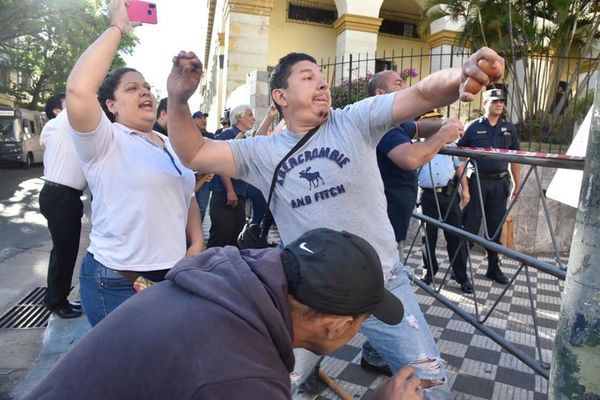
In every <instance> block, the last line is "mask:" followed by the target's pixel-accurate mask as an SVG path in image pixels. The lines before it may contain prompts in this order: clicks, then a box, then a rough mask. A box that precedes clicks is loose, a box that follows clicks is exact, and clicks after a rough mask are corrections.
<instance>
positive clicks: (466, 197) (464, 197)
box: [460, 188, 471, 208]
mask: <svg viewBox="0 0 600 400" xmlns="http://www.w3.org/2000/svg"><path fill="white" fill-rule="evenodd" d="M469 201H471V193H469V188H467V189H463V190H462V191H461V192H460V208H465V207H466V206H467V204H469Z"/></svg>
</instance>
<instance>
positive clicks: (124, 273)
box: [117, 271, 142, 282]
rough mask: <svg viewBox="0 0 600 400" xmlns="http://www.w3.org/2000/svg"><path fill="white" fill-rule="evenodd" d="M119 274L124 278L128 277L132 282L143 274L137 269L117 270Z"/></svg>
mask: <svg viewBox="0 0 600 400" xmlns="http://www.w3.org/2000/svg"><path fill="white" fill-rule="evenodd" d="M117 272H118V273H119V274H121V275H122V276H123V278H125V279H127V280H128V281H130V282H135V281H136V279H137V278H139V277H140V276H142V275H141V274H140V273H139V272H135V271H117Z"/></svg>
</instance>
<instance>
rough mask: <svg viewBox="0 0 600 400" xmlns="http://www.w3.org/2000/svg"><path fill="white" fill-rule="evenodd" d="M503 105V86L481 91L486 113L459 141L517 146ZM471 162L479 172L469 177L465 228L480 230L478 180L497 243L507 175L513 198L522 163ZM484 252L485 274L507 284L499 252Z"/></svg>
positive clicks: (507, 187)
mask: <svg viewBox="0 0 600 400" xmlns="http://www.w3.org/2000/svg"><path fill="white" fill-rule="evenodd" d="M504 105H505V95H504V91H503V90H502V89H491V90H487V91H486V92H484V94H483V106H484V108H485V115H484V116H483V117H481V118H478V119H476V120H474V121H471V122H470V123H469V124H468V125H467V129H466V131H465V135H464V136H463V137H462V138H461V139H460V140H459V141H458V145H459V146H465V147H483V148H490V147H491V148H496V149H511V150H519V138H518V134H517V129H516V128H515V126H514V125H513V124H512V123H510V122H509V121H507V120H506V119H504V118H502V113H503V111H504ZM471 162H472V163H474V164H475V165H477V170H478V174H473V175H472V176H471V178H470V182H469V191H470V194H471V201H470V202H469V204H468V205H467V207H466V208H465V210H464V215H463V225H464V228H465V230H467V231H469V232H471V233H474V234H477V233H478V232H479V226H480V225H481V217H482V209H481V204H480V202H479V190H478V185H477V181H479V184H480V185H481V196H482V199H483V208H484V210H485V220H486V225H487V231H488V233H489V235H490V236H491V238H492V240H493V241H495V242H496V243H500V235H501V233H502V232H501V231H502V226H501V222H502V219H503V217H504V213H505V212H506V204H507V201H508V197H509V196H510V186H511V182H510V176H511V174H512V177H513V180H514V183H515V185H514V190H513V195H512V197H513V198H514V197H515V195H516V194H517V193H518V192H519V189H520V187H521V166H520V165H519V164H514V163H511V165H510V173H509V172H508V163H507V162H506V161H498V160H493V159H482V160H471ZM487 255H488V269H487V272H486V274H485V276H486V277H487V278H489V279H491V280H493V281H496V282H498V283H500V284H502V285H506V284H507V283H508V278H507V277H506V276H505V275H504V273H502V271H501V270H500V265H499V261H498V253H496V252H494V251H490V250H488V251H487Z"/></svg>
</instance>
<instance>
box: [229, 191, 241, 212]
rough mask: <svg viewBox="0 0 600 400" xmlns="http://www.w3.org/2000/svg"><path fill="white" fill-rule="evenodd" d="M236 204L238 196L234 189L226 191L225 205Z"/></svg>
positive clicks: (233, 205) (232, 205) (231, 205)
mask: <svg viewBox="0 0 600 400" xmlns="http://www.w3.org/2000/svg"><path fill="white" fill-rule="evenodd" d="M237 204H238V197H237V194H235V192H234V191H228V192H227V207H231V208H233V207H235V206H237Z"/></svg>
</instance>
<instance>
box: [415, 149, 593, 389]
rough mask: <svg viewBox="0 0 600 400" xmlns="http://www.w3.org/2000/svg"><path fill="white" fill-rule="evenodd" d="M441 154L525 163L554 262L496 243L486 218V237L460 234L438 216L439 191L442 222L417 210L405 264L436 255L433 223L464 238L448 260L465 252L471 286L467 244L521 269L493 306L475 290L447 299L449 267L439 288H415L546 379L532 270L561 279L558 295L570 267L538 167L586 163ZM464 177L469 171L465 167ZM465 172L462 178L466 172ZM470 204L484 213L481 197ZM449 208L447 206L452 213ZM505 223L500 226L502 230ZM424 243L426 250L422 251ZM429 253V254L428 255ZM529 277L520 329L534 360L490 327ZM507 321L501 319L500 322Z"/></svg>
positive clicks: (575, 159) (552, 158)
mask: <svg viewBox="0 0 600 400" xmlns="http://www.w3.org/2000/svg"><path fill="white" fill-rule="evenodd" d="M440 153H441V154H445V155H453V156H460V157H465V158H467V160H468V161H467V162H469V163H472V159H494V160H502V161H507V162H517V163H519V164H522V165H524V166H526V167H528V168H527V170H526V171H524V173H523V174H522V175H523V181H522V186H521V189H522V188H523V187H524V186H525V183H526V182H527V181H528V179H531V177H532V176H533V179H535V183H536V187H537V191H538V195H539V198H540V200H541V203H542V205H543V211H544V215H545V217H546V221H547V224H548V228H549V230H550V235H551V238H552V241H553V244H554V257H553V258H554V260H553V261H551V260H548V259H546V260H542V259H540V258H537V257H536V256H535V255H531V254H525V253H522V252H519V251H516V250H513V249H511V248H508V247H505V246H503V245H501V244H498V243H496V242H494V241H493V240H494V239H495V238H497V237H498V235H499V234H500V232H499V230H500V228H499V229H498V230H496V231H495V232H490V231H488V229H487V226H485V214H484V215H483V218H482V220H483V221H484V222H483V224H484V228H483V234H482V235H474V234H472V233H469V232H467V231H465V230H463V229H460V228H458V227H456V226H453V225H450V224H448V223H446V218H447V217H448V212H447V213H446V214H445V215H444V214H442V212H441V211H440V207H439V201H438V196H440V195H439V194H438V193H437V192H435V191H434V194H435V196H436V197H435V199H436V203H437V204H438V207H437V208H438V213H437V214H438V217H437V218H431V217H429V216H426V215H424V214H422V213H421V212H419V210H417V211H415V212H414V213H413V218H415V219H416V220H418V221H419V229H418V231H417V232H416V233H415V235H414V237H413V238H412V239H411V238H407V239H408V240H409V241H410V242H411V244H410V250H409V251H408V254H407V256H406V259H405V260H404V261H405V262H406V260H408V258H409V257H410V256H411V253H413V252H414V251H422V252H423V253H424V254H425V255H426V256H427V257H431V254H432V252H434V251H435V249H434V248H433V247H434V246H433V245H432V244H429V243H428V242H427V235H425V233H424V230H425V224H430V225H432V226H435V227H437V228H440V229H443V230H444V231H448V232H450V233H451V234H453V235H455V236H458V237H460V239H461V248H462V249H459V250H457V251H456V253H455V254H454V256H453V257H452V256H450V255H448V257H449V258H448V264H449V265H452V264H453V263H454V261H455V258H456V257H459V253H460V252H461V251H464V252H466V255H467V274H468V276H469V279H470V280H471V282H473V281H474V280H473V278H474V274H475V272H474V268H473V262H472V260H471V256H472V254H471V249H470V246H467V242H472V243H474V244H477V245H479V246H482V247H484V248H485V249H489V250H492V251H495V252H497V253H499V254H501V255H503V257H504V258H505V260H509V259H510V260H514V261H515V262H516V263H517V264H518V267H517V269H516V272H515V273H514V274H512V276H510V277H509V284H508V285H506V286H505V287H504V288H503V289H502V291H501V293H500V294H499V295H498V296H497V298H496V299H495V301H494V302H493V304H489V303H485V302H484V301H482V299H483V298H485V296H482V294H481V293H478V291H477V290H476V288H475V286H474V291H473V293H472V294H471V295H468V296H467V298H466V300H465V299H463V300H461V301H456V298H451V297H448V296H446V295H445V294H444V292H445V291H444V290H443V289H444V288H445V285H446V284H447V283H448V282H449V281H450V279H449V278H450V274H451V272H450V270H451V268H450V267H448V268H447V270H446V271H445V273H443V277H442V278H441V282H440V281H439V279H438V281H437V282H438V283H439V285H436V281H435V280H434V282H433V286H432V287H430V286H428V285H427V284H425V283H423V282H421V281H420V280H418V279H414V282H415V284H417V285H418V286H419V287H420V288H421V289H423V290H424V291H426V292H427V293H428V294H430V295H431V296H433V297H434V298H435V299H436V300H438V301H440V302H441V303H442V304H443V305H444V306H446V307H448V308H449V309H451V310H452V311H453V312H454V313H455V314H457V315H458V316H460V317H461V318H462V319H463V320H465V321H466V322H468V323H469V324H471V325H472V326H474V327H475V328H476V329H478V330H479V331H480V332H482V333H483V334H484V335H485V336H487V337H489V338H490V339H492V340H493V341H494V342H496V343H497V344H499V345H500V346H501V347H502V348H504V349H505V350H506V351H508V352H509V353H510V354H512V355H514V356H515V357H516V358H517V359H519V360H520V361H522V362H523V363H524V364H526V365H527V366H529V367H530V368H531V369H533V370H534V371H535V372H536V373H537V374H539V375H540V376H542V377H544V378H545V379H548V376H549V368H550V358H549V357H544V355H543V352H542V345H541V342H542V341H541V339H540V328H539V326H538V322H537V321H538V312H539V311H538V310H537V309H536V301H537V300H536V294H535V293H536V292H535V289H536V288H535V283H533V282H532V280H531V277H530V275H531V270H532V269H535V270H537V273H538V274H540V273H542V274H547V275H548V276H552V277H554V278H557V280H556V286H555V288H554V290H555V291H557V292H560V286H559V283H558V282H559V281H564V280H565V276H566V263H565V260H563V259H561V257H560V255H559V252H558V249H557V246H556V240H555V238H554V232H553V229H554V228H553V226H552V223H551V221H550V214H549V213H550V211H549V208H548V206H547V202H546V195H545V191H544V190H543V187H542V182H541V179H540V175H539V173H538V168H539V167H553V168H565V169H575V170H582V169H583V167H584V162H585V160H584V159H583V158H581V157H572V156H562V157H556V156H553V155H545V154H539V153H538V154H535V153H529V154H525V152H514V151H513V152H504V153H499V152H494V151H491V150H487V151H486V150H482V149H477V150H476V149H469V148H455V147H446V148H444V149H442V150H441V151H440ZM474 167H475V170H474V174H477V173H478V172H477V168H476V163H475V164H474ZM465 172H466V168H465ZM465 172H463V173H465ZM478 181H479V180H474V182H475V183H476V184H478ZM479 193H481V189H479ZM518 194H519V193H517V196H516V199H515V200H513V201H511V202H510V204H509V206H508V208H507V210H506V212H505V214H504V217H503V219H502V222H504V221H505V220H506V218H507V216H508V215H509V213H510V212H511V209H512V208H513V206H514V204H515V202H516V201H519V198H520V197H519V196H518ZM454 201H456V202H458V201H459V199H458V191H454V194H453V195H452V198H451V200H450V202H454ZM471 201H477V202H479V203H480V206H481V208H482V209H483V206H482V204H483V199H482V198H481V195H480V196H479V198H472V199H471ZM449 208H450V207H448V209H449ZM501 226H502V223H500V227H501ZM421 242H422V245H421V246H419V245H420V244H421ZM427 254H428V255H427ZM523 275H525V281H526V286H527V304H528V307H527V309H528V314H529V317H528V318H527V320H526V321H521V322H520V325H522V329H524V330H526V331H527V334H530V335H532V336H534V337H535V347H536V354H535V355H531V354H527V353H525V352H524V351H522V350H521V349H520V348H519V346H518V345H517V344H515V343H512V342H511V341H510V340H508V339H507V338H506V337H504V336H502V335H500V334H499V333H498V332H497V331H496V330H495V329H494V327H493V326H490V325H489V319H490V316H492V315H494V314H495V313H498V312H499V310H498V309H497V307H498V304H499V303H500V301H501V300H502V298H503V296H504V295H505V294H506V293H507V291H508V290H509V289H510V288H511V287H512V285H513V284H514V283H515V282H516V280H517V278H518V277H520V276H523ZM502 318H503V317H502Z"/></svg>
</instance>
